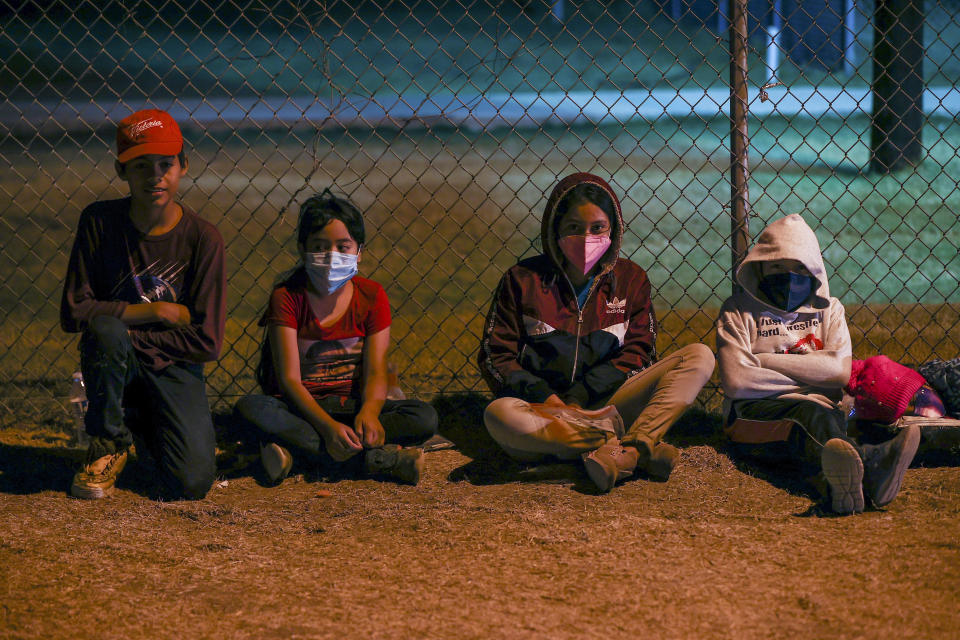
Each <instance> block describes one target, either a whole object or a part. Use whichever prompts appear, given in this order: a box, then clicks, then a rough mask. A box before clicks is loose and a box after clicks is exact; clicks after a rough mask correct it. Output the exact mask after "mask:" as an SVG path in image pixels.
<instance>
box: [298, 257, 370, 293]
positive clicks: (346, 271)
mask: <svg viewBox="0 0 960 640" xmlns="http://www.w3.org/2000/svg"><path fill="white" fill-rule="evenodd" d="M359 258H360V254H359V253H340V252H338V251H318V252H316V253H304V254H303V266H304V268H305V269H306V270H307V275H308V276H309V277H310V282H312V283H313V286H314V288H315V289H316V290H317V291H319V292H320V293H324V294H327V295H330V294H331V293H333V292H334V291H336V290H337V289H339V288H340V287H342V286H343V285H345V284H347V281H349V280H350V278H352V277H353V276H355V275H357V262H358V260H359Z"/></svg>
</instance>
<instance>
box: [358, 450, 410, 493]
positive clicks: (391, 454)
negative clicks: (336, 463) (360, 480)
mask: <svg viewBox="0 0 960 640" xmlns="http://www.w3.org/2000/svg"><path fill="white" fill-rule="evenodd" d="M363 469H364V471H366V472H367V473H369V474H371V475H380V474H383V475H388V476H390V477H391V478H394V479H396V480H399V481H400V482H403V483H406V484H417V483H418V482H420V474H421V473H423V451H421V450H420V449H415V448H408V449H405V448H403V447H401V446H400V445H396V444H385V445H383V446H382V447H376V448H374V449H367V453H366V455H365V456H364V460H363Z"/></svg>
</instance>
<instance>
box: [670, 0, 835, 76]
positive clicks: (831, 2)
mask: <svg viewBox="0 0 960 640" xmlns="http://www.w3.org/2000/svg"><path fill="white" fill-rule="evenodd" d="M659 4H660V6H661V7H662V8H663V11H664V12H665V13H667V14H668V15H672V16H673V18H674V19H678V20H682V21H685V22H687V21H696V22H700V23H702V24H703V25H704V26H705V27H707V28H709V29H711V30H713V31H716V32H717V33H718V34H719V35H723V34H725V33H726V30H727V28H728V27H729V22H728V21H727V13H728V12H729V0H659ZM850 4H852V2H850V0H748V2H747V19H748V26H747V28H748V32H749V34H750V37H751V39H763V40H764V41H766V39H767V37H768V36H767V27H768V26H770V25H772V24H776V23H779V25H780V26H782V31H781V33H780V35H779V43H780V46H781V47H782V48H783V53H784V55H785V56H787V57H788V58H789V59H790V60H792V61H793V62H794V63H796V64H817V65H820V66H822V67H824V68H827V69H834V68H837V67H838V66H840V65H841V64H843V62H844V60H845V51H846V49H847V45H848V39H849V37H850V36H848V35H847V33H846V30H847V29H848V28H849V25H845V21H844V18H845V17H846V16H847V13H848V10H849V5H850ZM775 5H779V13H780V15H779V16H776V17H775V11H774V6H775Z"/></svg>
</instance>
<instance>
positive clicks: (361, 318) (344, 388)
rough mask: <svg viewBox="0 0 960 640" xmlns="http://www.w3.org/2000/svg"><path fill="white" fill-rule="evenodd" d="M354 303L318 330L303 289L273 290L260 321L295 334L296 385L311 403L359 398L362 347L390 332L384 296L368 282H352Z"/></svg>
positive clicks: (281, 288) (318, 325)
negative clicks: (313, 400)
mask: <svg viewBox="0 0 960 640" xmlns="http://www.w3.org/2000/svg"><path fill="white" fill-rule="evenodd" d="M352 282H353V297H352V298H351V299H350V305H349V306H348V307H347V310H346V312H345V313H344V314H343V316H342V317H341V318H340V319H339V320H337V321H336V323H334V324H333V325H332V326H329V327H321V326H320V324H319V323H318V322H317V318H316V315H315V314H314V313H313V310H312V309H311V307H310V300H309V297H308V294H307V290H306V288H304V287H295V288H294V287H291V288H287V287H285V286H280V287H277V288H276V289H274V290H273V293H272V294H271V295H270V304H269V306H268V307H267V312H266V314H264V316H263V320H261V324H263V325H266V326H281V327H290V328H291V329H296V331H297V349H298V351H299V353H300V379H301V380H302V381H303V386H304V387H306V389H307V391H309V392H310V394H311V395H313V396H314V397H317V398H320V397H324V396H355V397H359V396H360V392H361V391H362V384H363V341H364V339H365V338H366V336H368V335H372V334H374V333H378V332H380V331H383V330H384V329H386V328H387V327H389V326H390V302H389V301H388V300H387V293H386V291H384V290H383V287H381V286H380V285H379V284H377V283H376V282H374V281H373V280H367V279H366V278H361V277H360V276H354V277H353V280H352Z"/></svg>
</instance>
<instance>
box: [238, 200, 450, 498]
mask: <svg viewBox="0 0 960 640" xmlns="http://www.w3.org/2000/svg"><path fill="white" fill-rule="evenodd" d="M364 240H365V234H364V227H363V218H362V216H361V214H360V212H359V211H358V210H357V208H356V207H354V206H353V205H352V204H351V203H350V202H349V201H347V200H345V199H343V198H337V197H335V196H333V195H332V194H331V193H330V192H329V190H325V191H324V192H323V193H322V194H320V195H316V196H313V197H311V198H310V199H308V200H307V201H306V202H305V203H304V204H303V206H302V207H301V208H300V221H299V224H298V226H297V249H298V250H299V252H300V256H301V263H300V264H299V265H298V266H297V267H296V268H295V269H294V270H293V272H292V273H291V274H289V275H288V276H286V277H285V278H284V279H283V280H282V281H281V282H280V283H279V284H278V285H276V287H274V290H273V293H272V294H271V296H270V302H269V304H268V307H267V311H266V313H265V314H264V316H263V318H261V320H260V325H261V326H265V327H266V328H267V340H266V343H265V344H264V349H263V353H262V356H261V362H260V365H259V366H258V368H257V379H258V381H259V382H260V385H261V387H262V388H263V391H264V393H265V394H266V395H252V396H247V397H245V398H243V399H241V400H240V401H239V402H238V403H237V406H236V412H237V414H238V416H239V417H240V418H241V419H242V420H244V421H245V422H247V423H248V424H250V425H252V426H253V427H255V428H256V429H257V430H258V431H259V433H260V434H261V438H262V442H261V448H260V457H261V460H262V461H263V466H264V470H265V471H266V474H267V477H268V479H269V480H270V481H272V482H275V483H276V482H280V481H282V480H283V478H285V477H286V476H287V475H288V474H289V473H290V470H291V468H292V466H293V459H294V457H295V456H296V457H297V458H298V459H299V458H300V457H301V456H303V457H305V458H307V459H310V460H312V461H314V462H317V463H319V464H320V466H321V467H325V468H327V470H336V469H338V468H342V467H344V466H348V467H349V466H350V465H351V463H347V461H348V460H352V461H357V462H356V463H353V464H359V461H361V460H362V465H363V470H364V471H365V472H367V473H370V474H385V475H389V476H392V477H394V478H395V479H397V480H400V481H402V482H406V483H409V484H417V482H418V481H419V479H420V473H421V471H422V468H423V452H422V450H420V449H417V448H405V447H404V446H402V445H406V446H407V447H409V445H416V444H420V443H422V442H423V441H425V440H426V439H428V438H429V437H431V436H432V435H434V434H435V433H436V429H437V421H438V420H437V413H436V411H435V410H434V409H433V407H431V406H429V405H427V404H425V403H423V402H420V401H417V400H387V398H386V396H387V348H388V346H389V344H390V304H389V302H388V300H387V294H386V292H384V290H383V287H381V286H380V285H379V284H377V283H376V282H373V281H372V280H367V279H366V278H362V277H360V276H358V275H357V264H358V263H359V261H360V255H361V249H362V248H363V243H364ZM360 453H362V454H363V455H359V456H358V455H357V454H360Z"/></svg>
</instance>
